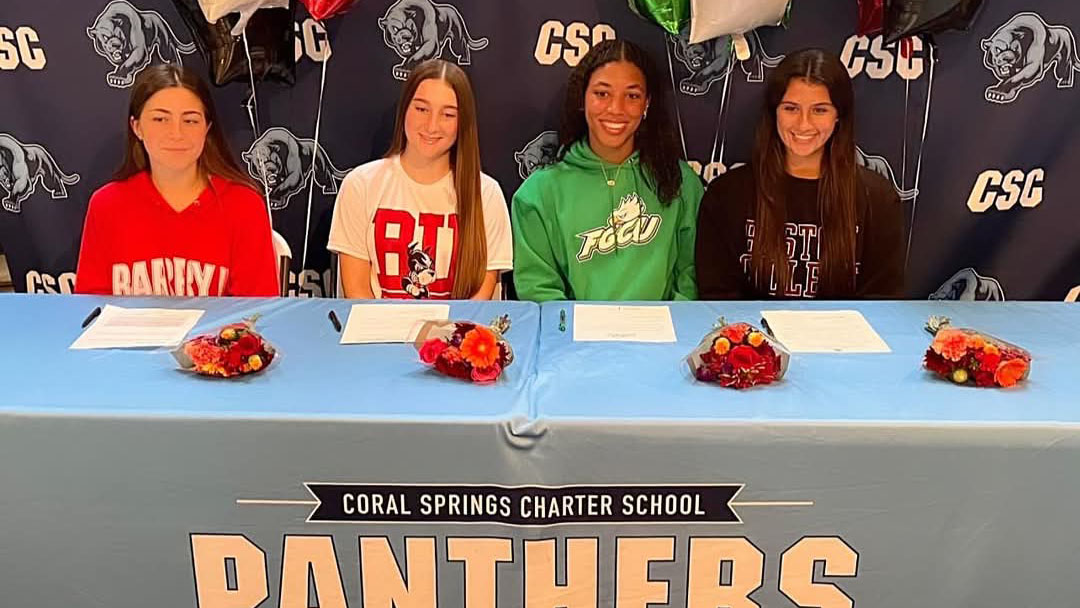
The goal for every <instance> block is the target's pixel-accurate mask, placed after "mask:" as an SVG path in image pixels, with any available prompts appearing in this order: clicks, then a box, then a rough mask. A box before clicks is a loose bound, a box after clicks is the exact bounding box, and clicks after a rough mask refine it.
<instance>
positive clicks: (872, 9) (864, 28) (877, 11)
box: [855, 0, 885, 36]
mask: <svg viewBox="0 0 1080 608" xmlns="http://www.w3.org/2000/svg"><path fill="white" fill-rule="evenodd" d="M858 2H859V24H858V27H856V29H855V33H856V34H858V35H860V36H874V35H875V34H880V33H881V30H882V29H883V28H884V25H885V0H858Z"/></svg>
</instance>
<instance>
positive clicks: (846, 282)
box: [751, 49, 857, 297]
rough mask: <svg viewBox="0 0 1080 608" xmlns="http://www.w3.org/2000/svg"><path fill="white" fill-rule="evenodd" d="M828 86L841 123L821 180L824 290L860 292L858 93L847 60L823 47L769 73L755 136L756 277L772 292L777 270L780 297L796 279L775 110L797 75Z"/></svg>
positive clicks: (798, 55) (789, 58) (791, 57)
mask: <svg viewBox="0 0 1080 608" xmlns="http://www.w3.org/2000/svg"><path fill="white" fill-rule="evenodd" d="M796 78H798V79H802V80H805V81H807V82H810V83H814V84H820V85H824V86H825V87H826V88H827V89H828V90H829V97H831V98H832V104H833V106H834V107H836V111H837V118H838V120H837V123H836V127H835V129H834V130H833V134H832V136H831V137H830V138H829V141H828V142H826V144H825V149H824V153H823V155H822V157H821V174H820V178H819V182H818V212H819V213H820V215H821V225H822V236H823V238H820V239H819V241H818V242H819V243H820V246H821V258H820V261H821V267H820V268H821V270H820V275H819V277H820V278H819V289H818V293H819V295H822V296H825V297H842V296H851V295H852V294H853V293H854V291H855V213H856V210H855V191H856V184H857V177H856V167H855V95H854V91H853V90H852V86H851V78H850V77H849V76H848V73H847V70H846V69H845V68H844V66H843V64H842V63H840V59H839V58H838V57H837V56H836V55H834V54H832V53H829V52H828V51H823V50H821V49H804V50H801V51H797V52H794V53H791V54H789V55H788V56H787V57H786V58H785V59H784V60H783V61H782V62H780V65H779V66H777V67H776V69H775V70H773V72H772V74H771V75H770V76H769V82H768V85H767V88H766V91H765V108H764V111H763V112H762V113H761V118H760V120H759V121H758V125H757V134H756V138H755V141H754V156H753V164H754V173H755V178H756V182H757V201H756V213H755V219H754V222H755V236H754V253H753V258H752V264H751V267H752V269H753V276H752V280H753V282H754V283H755V285H756V286H757V287H758V289H760V290H762V291H765V292H768V291H769V276H770V269H771V268H772V269H775V272H776V281H777V294H779V295H782V294H783V292H784V289H785V288H786V287H787V284H788V281H789V280H790V277H791V269H790V268H789V267H788V257H787V252H786V248H785V245H784V222H785V221H786V219H787V209H786V202H787V192H786V191H785V189H784V184H786V183H787V179H786V178H785V174H786V172H787V169H786V163H785V158H786V155H787V153H786V150H785V148H784V144H783V142H782V141H781V140H780V136H779V134H778V133H777V130H776V129H777V126H776V109H777V107H778V106H779V105H780V102H781V101H782V100H783V98H784V93H786V92H787V88H788V84H789V83H790V82H791V81H792V80H793V79H796Z"/></svg>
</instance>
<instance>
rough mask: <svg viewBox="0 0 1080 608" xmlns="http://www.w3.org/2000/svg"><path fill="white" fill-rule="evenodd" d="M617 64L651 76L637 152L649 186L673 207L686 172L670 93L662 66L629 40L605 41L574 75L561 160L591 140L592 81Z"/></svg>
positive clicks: (561, 141)
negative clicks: (589, 91)
mask: <svg viewBox="0 0 1080 608" xmlns="http://www.w3.org/2000/svg"><path fill="white" fill-rule="evenodd" d="M613 61H628V62H630V63H632V64H634V65H635V66H637V68H638V69H639V70H641V73H642V74H644V75H645V94H646V96H647V97H648V99H649V113H648V117H647V118H643V119H642V121H641V126H640V127H639V128H638V131H637V133H636V134H635V135H634V148H635V149H636V150H638V152H639V154H640V161H641V166H642V167H643V168H644V170H645V171H644V173H645V178H646V182H647V183H648V185H649V187H650V188H652V189H653V190H655V191H656V193H657V195H658V197H659V198H660V202H661V203H663V204H665V205H668V204H670V203H671V201H672V200H674V199H675V197H677V196H678V195H679V189H680V188H681V187H682V171H681V170H680V169H679V160H680V159H683V152H682V148H681V147H680V146H679V140H678V139H677V138H676V137H675V131H674V130H673V129H672V123H671V111H670V110H669V102H668V98H667V89H666V88H665V87H664V86H663V82H664V81H663V80H662V79H661V78H660V73H659V71H658V70H657V68H656V64H655V63H654V62H653V60H652V58H650V57H649V55H648V54H646V53H645V51H644V50H643V49H642V48H641V47H639V46H637V45H636V44H634V43H633V42H628V41H626V40H618V39H616V40H604V41H603V42H601V43H600V44H597V45H596V46H594V47H593V48H592V50H590V51H589V52H588V54H586V55H585V57H584V58H582V60H581V62H580V63H578V64H577V66H576V67H575V68H574V70H573V71H572V72H571V73H570V79H569V81H568V82H567V84H566V101H565V103H564V104H563V114H562V124H561V125H560V127H559V160H562V158H563V157H564V156H565V155H566V152H567V150H569V148H570V145H571V144H574V143H576V142H577V141H578V140H581V139H583V138H585V137H587V136H588V134H589V126H588V124H587V123H586V122H585V110H584V106H585V89H587V88H588V86H589V79H590V78H592V74H593V72H595V71H596V70H597V69H598V68H600V67H601V66H603V65H605V64H608V63H611V62H613Z"/></svg>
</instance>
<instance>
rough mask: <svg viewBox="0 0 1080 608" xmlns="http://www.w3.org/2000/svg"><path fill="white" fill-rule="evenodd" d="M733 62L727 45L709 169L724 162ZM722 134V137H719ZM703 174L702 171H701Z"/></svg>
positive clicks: (731, 48) (730, 47)
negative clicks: (717, 151)
mask: <svg viewBox="0 0 1080 608" xmlns="http://www.w3.org/2000/svg"><path fill="white" fill-rule="evenodd" d="M733 61H735V56H734V51H733V47H732V46H731V45H730V44H728V73H727V74H726V75H725V76H724V90H723V92H722V93H720V111H719V112H718V113H717V115H716V132H715V133H714V134H713V143H712V151H711V152H709V166H710V167H711V166H712V164H713V163H714V162H716V161H717V160H719V161H720V163H721V164H723V162H724V144H725V143H726V142H727V128H726V124H727V120H726V115H725V114H726V112H725V109H726V108H727V101H728V87H729V85H730V84H731V74H732V73H733V72H734V71H735V65H734V63H732V62H733ZM721 132H723V137H721ZM717 142H719V143H720V158H719V159H717V158H716V144H717ZM702 173H704V171H702Z"/></svg>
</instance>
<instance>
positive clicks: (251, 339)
mask: <svg viewBox="0 0 1080 608" xmlns="http://www.w3.org/2000/svg"><path fill="white" fill-rule="evenodd" d="M256 319H258V315H255V316H252V317H249V318H247V319H244V320H243V322H240V323H230V324H229V325H226V326H224V327H222V328H221V329H219V330H218V331H216V332H214V333H212V334H206V335H202V336H196V337H194V338H191V339H189V340H187V341H185V342H184V343H183V344H181V345H180V346H179V348H177V349H176V350H174V351H173V357H175V358H176V361H177V362H178V363H179V364H180V367H181V368H182V369H183V370H185V371H189V372H194V373H196V374H201V375H203V376H216V377H219V378H233V377H236V376H244V375H247V374H253V373H255V372H258V371H261V370H264V369H266V366H268V365H270V362H271V361H273V360H274V357H275V356H276V354H277V353H276V351H275V350H274V347H273V346H271V345H270V343H269V342H267V341H266V340H264V339H263V337H262V336H260V335H259V334H258V333H257V332H256V331H255V321H256Z"/></svg>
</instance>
